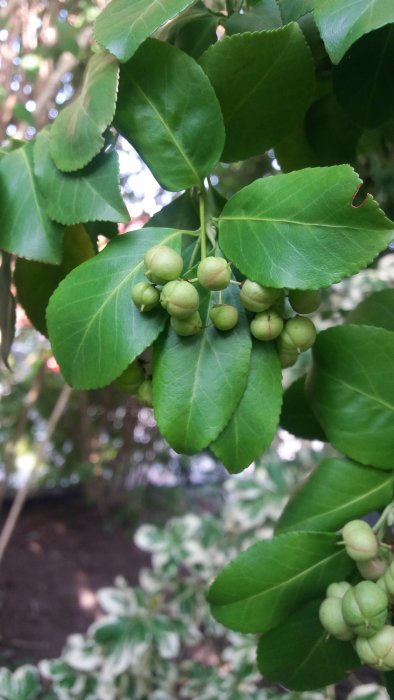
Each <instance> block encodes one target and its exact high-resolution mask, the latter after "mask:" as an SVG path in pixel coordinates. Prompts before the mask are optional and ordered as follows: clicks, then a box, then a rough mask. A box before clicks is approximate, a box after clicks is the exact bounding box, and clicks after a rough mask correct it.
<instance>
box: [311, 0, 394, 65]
mask: <svg viewBox="0 0 394 700" xmlns="http://www.w3.org/2000/svg"><path fill="white" fill-rule="evenodd" d="M314 4H315V9H314V14H315V21H316V24H317V26H318V27H319V31H320V34H321V37H322V39H323V41H324V44H325V46H326V50H327V53H328V55H329V56H330V58H331V60H332V62H333V63H339V61H340V60H341V58H343V56H344V55H345V53H346V52H347V50H348V49H349V48H350V47H351V46H352V44H354V42H355V41H357V39H360V37H362V36H363V35H364V34H368V33H369V32H371V31H372V30H374V29H378V28H379V27H383V26H384V25H385V24H389V23H390V22H394V8H393V6H392V4H391V3H390V2H387V0H353V1H352V2H350V3H349V2H343V0H319V2H315V3H314ZM369 58H371V59H373V56H369Z"/></svg>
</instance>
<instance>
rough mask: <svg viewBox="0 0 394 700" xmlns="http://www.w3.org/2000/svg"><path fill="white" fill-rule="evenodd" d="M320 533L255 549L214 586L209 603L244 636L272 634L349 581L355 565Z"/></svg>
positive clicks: (329, 537) (299, 535) (275, 540)
mask: <svg viewBox="0 0 394 700" xmlns="http://www.w3.org/2000/svg"><path fill="white" fill-rule="evenodd" d="M337 541H338V537H337V536H336V535H333V534H327V533H321V532H319V533H318V532H289V533H286V534H284V535H279V536H278V537H274V538H273V539H271V540H263V541H262V542H258V543H257V544H255V545H253V546H252V547H250V548H249V549H247V550H246V551H245V552H243V553H242V554H240V555H239V556H238V557H237V558H236V559H234V560H233V561H232V562H230V564H228V565H227V566H226V567H225V568H224V569H223V571H222V572H221V573H220V574H219V576H218V577H217V578H216V579H215V581H214V582H213V584H212V586H211V588H210V590H209V593H208V601H209V603H210V605H211V610H212V614H213V615H214V617H215V618H216V620H218V621H219V622H221V623H222V624H223V625H226V627H230V628H231V629H233V630H237V631H240V632H267V631H268V630H270V629H272V628H273V627H276V625H278V624H279V623H280V622H281V621H282V620H286V619H287V617H288V615H289V614H290V613H291V612H293V611H294V610H297V609H298V608H299V607H300V605H302V604H303V603H306V602H307V601H308V600H309V599H310V598H311V597H315V596H319V595H322V596H323V594H324V592H325V590H326V588H327V586H328V585H329V584H330V583H332V582H333V581H340V580H342V579H345V578H346V577H347V576H348V575H349V574H350V572H351V571H352V570H353V567H354V562H352V561H351V559H350V558H349V557H348V556H347V554H346V552H345V550H344V549H340V548H339V547H338V544H337Z"/></svg>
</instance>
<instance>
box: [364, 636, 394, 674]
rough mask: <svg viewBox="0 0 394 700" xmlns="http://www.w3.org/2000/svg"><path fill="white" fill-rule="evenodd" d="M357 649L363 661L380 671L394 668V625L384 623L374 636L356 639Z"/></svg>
mask: <svg viewBox="0 0 394 700" xmlns="http://www.w3.org/2000/svg"><path fill="white" fill-rule="evenodd" d="M355 646H356V651H357V654H358V655H359V657H360V659H361V661H363V662H364V663H365V664H368V665H369V666H372V668H377V669H379V670H380V671H392V670H394V627H392V626H391V625H384V626H383V627H381V629H380V630H379V631H378V632H376V634H374V635H373V636H372V637H369V638H368V639H366V638H365V637H359V638H358V639H356V645H355Z"/></svg>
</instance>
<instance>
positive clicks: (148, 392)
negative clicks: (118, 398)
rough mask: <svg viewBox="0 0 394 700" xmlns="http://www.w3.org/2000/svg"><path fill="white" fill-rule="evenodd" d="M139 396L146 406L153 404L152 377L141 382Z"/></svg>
mask: <svg viewBox="0 0 394 700" xmlns="http://www.w3.org/2000/svg"><path fill="white" fill-rule="evenodd" d="M137 396H138V398H139V400H140V401H141V403H143V404H145V406H153V402H152V382H151V380H150V379H145V381H143V382H142V384H140V386H139V387H138V391H137Z"/></svg>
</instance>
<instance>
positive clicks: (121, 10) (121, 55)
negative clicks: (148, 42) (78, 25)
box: [94, 0, 194, 61]
mask: <svg viewBox="0 0 394 700" xmlns="http://www.w3.org/2000/svg"><path fill="white" fill-rule="evenodd" d="M193 2H194V0H166V1H165V2H161V0H133V2H130V0H112V2H110V3H109V5H107V7H106V8H105V9H104V10H103V12H101V14H100V15H99V16H98V18H97V19H96V23H95V27H94V36H95V39H96V41H98V43H99V44H101V45H102V46H104V47H105V48H106V49H108V51H110V52H111V53H112V54H114V56H116V57H117V58H118V59H119V60H120V61H128V60H129V58H131V57H132V55H133V54H134V53H135V52H136V50H137V49H138V47H139V46H140V44H142V42H143V41H144V40H145V39H146V38H147V37H148V36H150V35H151V34H153V33H154V32H155V31H156V30H157V29H159V27H161V26H162V24H164V23H165V22H168V20H170V19H172V18H173V17H175V16H176V15H177V14H179V12H182V10H185V9H186V8H187V7H189V5H192V4H193Z"/></svg>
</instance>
